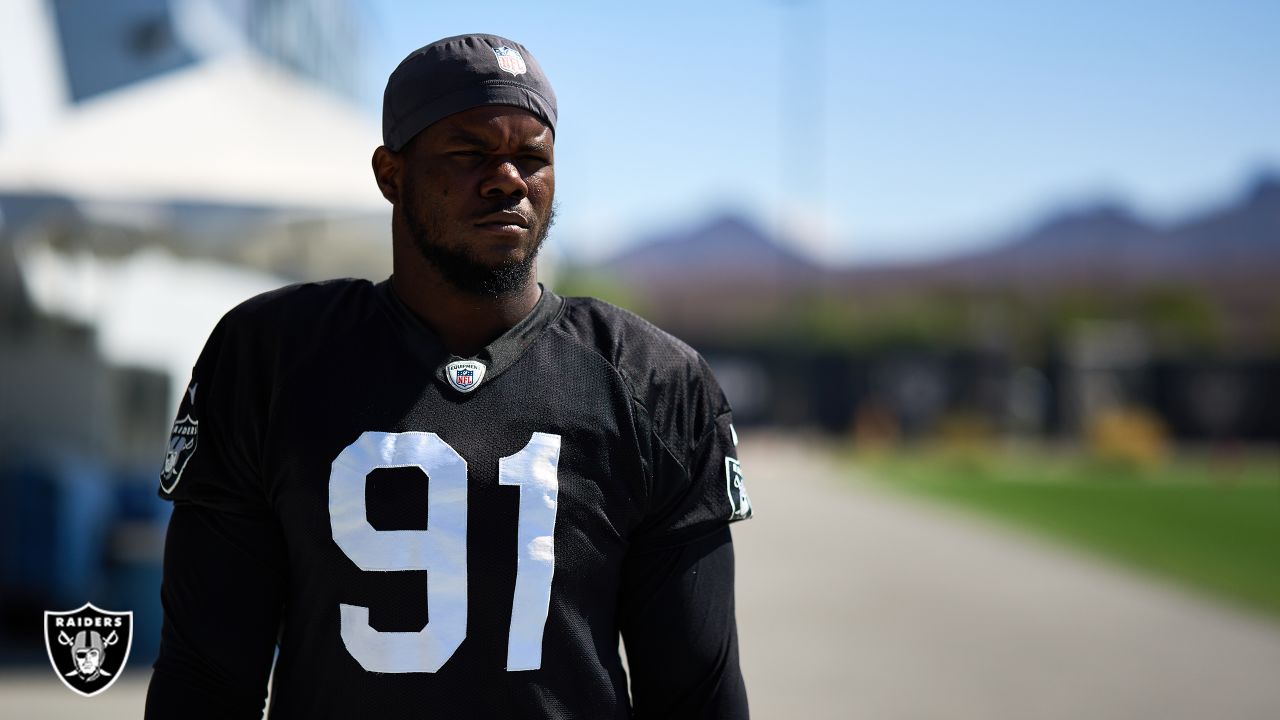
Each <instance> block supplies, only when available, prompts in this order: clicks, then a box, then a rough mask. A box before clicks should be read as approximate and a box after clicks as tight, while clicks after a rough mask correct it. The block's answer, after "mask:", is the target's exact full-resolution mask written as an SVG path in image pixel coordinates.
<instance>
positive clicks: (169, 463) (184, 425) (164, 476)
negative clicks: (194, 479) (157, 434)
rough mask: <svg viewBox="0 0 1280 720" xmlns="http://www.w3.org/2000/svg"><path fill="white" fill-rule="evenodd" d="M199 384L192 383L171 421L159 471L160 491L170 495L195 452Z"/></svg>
mask: <svg viewBox="0 0 1280 720" xmlns="http://www.w3.org/2000/svg"><path fill="white" fill-rule="evenodd" d="M198 385H199V383H196V382H192V383H191V385H190V386H189V387H188V388H187V392H186V393H185V395H184V396H183V398H182V404H181V405H179V406H178V417H177V419H175V420H174V421H173V431H172V432H171V433H170V434H169V447H168V448H167V449H166V451H165V454H164V467H163V468H161V469H160V489H161V490H164V491H165V492H166V493H172V492H173V489H174V488H175V487H177V486H178V481H179V480H181V479H182V471H183V470H185V469H186V467H187V463H188V462H190V461H191V456H192V455H194V454H195V452H196V441H197V440H198V439H199V437H198V432H197V431H198V429H199V426H200V421H199V420H197V419H196V388H197V386H198Z"/></svg>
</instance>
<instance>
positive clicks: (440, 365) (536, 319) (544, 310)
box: [377, 278, 564, 392]
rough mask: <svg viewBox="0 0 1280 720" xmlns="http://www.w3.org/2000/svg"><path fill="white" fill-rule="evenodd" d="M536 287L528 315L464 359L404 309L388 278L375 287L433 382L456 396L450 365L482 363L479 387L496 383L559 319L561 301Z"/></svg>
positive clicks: (402, 302)
mask: <svg viewBox="0 0 1280 720" xmlns="http://www.w3.org/2000/svg"><path fill="white" fill-rule="evenodd" d="M538 287H539V288H541V289H542V296H541V297H539V298H538V302H537V303H536V304H535V305H534V306H533V309H532V310H530V311H529V314H528V315H525V316H524V319H523V320H521V321H520V322H518V323H516V324H515V325H514V326H512V327H511V329H510V330H507V331H506V332H505V333H503V334H502V335H500V336H498V337H497V339H495V340H494V341H493V342H491V343H489V344H488V345H486V346H485V347H484V348H483V349H481V350H480V352H478V353H476V354H475V355H473V356H471V357H467V358H463V357H460V356H458V355H453V354H451V353H449V352H448V351H446V350H445V347H444V343H443V342H441V340H440V337H439V336H438V335H436V333H435V331H434V330H432V329H431V328H429V327H427V325H426V323H424V322H422V320H421V319H419V318H418V316H417V315H415V314H413V311H412V310H410V309H409V306H408V305H405V304H404V301H402V300H401V299H400V298H399V297H398V296H397V295H396V294H395V292H394V291H393V290H392V289H391V279H390V278H387V279H386V280H383V281H382V282H380V283H378V284H377V289H378V294H379V295H380V296H382V298H383V299H384V301H385V303H386V304H387V305H388V306H389V307H390V308H391V312H392V315H393V316H394V317H395V319H396V325H397V326H398V328H399V329H401V330H402V331H404V332H405V333H406V335H407V336H409V338H411V344H413V345H414V346H415V348H416V349H418V350H419V353H420V355H421V359H422V360H423V361H425V362H426V363H427V364H429V365H431V366H432V367H433V368H434V373H433V374H434V375H435V378H436V381H437V382H439V383H440V384H442V385H444V386H445V387H447V388H449V389H450V390H451V391H455V392H458V390H457V386H455V385H453V384H452V383H451V382H450V380H449V378H448V376H447V373H448V368H449V365H450V364H452V363H454V362H455V361H458V360H471V361H476V362H480V363H482V364H483V365H484V366H485V369H484V373H483V377H482V378H480V382H479V384H480V385H488V384H489V383H491V382H493V381H494V380H495V379H497V377H498V376H499V375H501V374H502V373H503V371H505V370H506V369H507V368H509V367H511V365H512V364H514V363H515V361H516V360H518V359H519V358H520V356H521V355H523V354H524V351H525V350H526V349H528V347H529V346H530V345H532V344H533V341H534V340H536V339H537V338H538V336H539V335H540V334H541V333H542V331H543V330H544V329H545V328H546V327H547V325H549V324H550V323H551V322H552V321H553V320H554V319H555V318H556V317H557V316H559V314H560V311H561V310H562V309H563V307H564V300H563V298H561V297H560V296H559V295H556V294H555V293H553V292H551V290H550V289H549V288H547V287H546V286H544V285H543V284H542V283H538ZM477 389H478V387H477Z"/></svg>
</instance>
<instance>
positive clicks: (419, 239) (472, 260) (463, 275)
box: [404, 194, 556, 297]
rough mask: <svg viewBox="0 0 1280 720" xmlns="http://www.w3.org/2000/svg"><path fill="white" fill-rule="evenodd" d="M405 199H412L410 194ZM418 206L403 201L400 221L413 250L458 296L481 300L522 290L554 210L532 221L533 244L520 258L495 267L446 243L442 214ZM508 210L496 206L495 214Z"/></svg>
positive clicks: (552, 206)
mask: <svg viewBox="0 0 1280 720" xmlns="http://www.w3.org/2000/svg"><path fill="white" fill-rule="evenodd" d="M409 197H413V195H412V194H411V195H410V196H409ZM424 205H425V206H420V205H419V204H418V203H417V202H415V201H413V200H410V199H409V198H406V199H405V207H404V220H405V225H406V227H407V228H408V230H409V236H410V237H411V238H412V239H413V244H414V247H416V248H417V249H418V253H419V254H421V255H422V257H423V259H425V260H426V261H427V262H428V263H430V264H431V265H434V266H435V267H436V269H437V270H439V271H440V274H441V275H442V276H443V277H444V278H445V280H446V281H447V282H448V283H449V284H450V285H453V286H454V287H455V288H457V289H458V290H461V291H462V292H465V293H469V294H472V295H479V296H482V297H500V296H502V295H510V294H513V293H516V292H519V291H520V290H523V289H524V288H525V286H526V285H527V284H528V283H529V281H530V280H531V279H532V278H533V274H534V272H533V267H534V263H535V262H536V261H537V259H538V252H539V251H540V250H542V243H543V241H544V240H546V239H547V234H548V233H550V232H551V226H552V225H553V224H554V223H555V217H556V206H555V203H552V204H551V205H549V206H548V207H547V215H546V217H545V218H543V217H535V218H532V219H531V220H532V221H533V222H531V225H532V227H531V228H530V232H532V233H533V242H532V244H530V245H529V247H528V248H527V250H526V252H525V253H524V255H523V256H522V257H510V258H507V259H505V260H503V261H502V262H500V263H498V264H497V265H490V264H487V263H485V262H483V261H482V260H481V259H480V258H479V257H478V256H477V255H476V254H475V253H474V252H472V251H471V250H470V249H468V248H467V247H465V246H462V247H457V246H455V245H453V244H450V243H449V237H448V235H449V232H448V228H447V227H445V224H444V223H443V222H442V221H441V220H440V218H441V217H443V216H444V212H442V209H441V208H439V207H435V206H433V204H431V203H426V204H424ZM509 207H511V206H510V205H507V206H497V207H494V208H493V211H494V212H498V211H501V210H504V209H507V208H509Z"/></svg>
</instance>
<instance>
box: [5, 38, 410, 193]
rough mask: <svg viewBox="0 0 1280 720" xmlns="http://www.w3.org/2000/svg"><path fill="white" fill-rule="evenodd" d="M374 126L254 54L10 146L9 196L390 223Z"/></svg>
mask: <svg viewBox="0 0 1280 720" xmlns="http://www.w3.org/2000/svg"><path fill="white" fill-rule="evenodd" d="M379 144H381V135H380V133H379V132H378V128H377V125H376V123H375V122H374V121H373V119H372V118H370V117H368V116H367V115H366V114H364V113H362V112H360V111H359V110H358V109H357V108H355V107H354V106H352V105H350V104H349V103H347V102H345V101H344V100H342V99H340V98H338V97H336V96H334V95H333V94H331V93H329V92H328V91H325V90H322V89H320V88H318V87H315V86H312V85H310V84H308V83H307V82H306V81H304V80H301V79H299V78H296V77H294V76H292V75H290V74H288V73H287V72H286V71H284V70H281V69H279V68H276V67H274V66H272V65H270V64H268V63H266V62H265V61H262V60H259V59H256V58H255V57H253V56H252V55H249V54H236V55H229V56H224V57H220V58H215V59H211V60H208V61H205V62H202V63H198V64H196V65H195V66H193V67H190V68H187V69H183V70H179V71H176V72H173V73H169V74H166V75H162V76H159V77H157V78H155V79H153V80H149V81H146V82H143V83H139V84H136V85H131V86H128V87H126V88H123V89H121V90H118V91H115V92H112V93H108V94H106V95H103V96H101V97H99V98H95V99H92V100H89V101H86V102H84V103H82V104H80V105H78V106H74V107H72V108H71V109H70V110H69V111H67V112H66V113H64V114H62V115H61V116H60V117H58V118H57V119H56V120H55V121H53V122H52V123H51V124H50V126H49V127H48V129H47V130H44V131H41V132H33V133H25V134H22V135H18V136H6V135H4V134H0V193H22V194H29V193H42V194H51V195H61V196H65V197H69V198H72V199H76V200H88V201H126V202H198V203H214V204H229V205H250V206H266V207H280V208H294V209H304V210H321V211H332V212H337V213H346V212H362V211H385V210H386V209H387V208H388V206H387V203H386V201H385V200H384V199H383V198H382V196H381V195H380V194H379V193H378V190H377V187H376V185H375V184H374V180H373V174H372V171H371V170H370V165H369V159H370V157H371V156H372V154H373V149H374V148H375V147H377V146H378V145H379Z"/></svg>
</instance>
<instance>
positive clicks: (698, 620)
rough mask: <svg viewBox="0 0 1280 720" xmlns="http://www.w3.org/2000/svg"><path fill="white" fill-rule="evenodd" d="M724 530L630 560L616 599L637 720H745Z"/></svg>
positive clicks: (731, 567) (730, 560) (731, 565)
mask: <svg viewBox="0 0 1280 720" xmlns="http://www.w3.org/2000/svg"><path fill="white" fill-rule="evenodd" d="M733 575H734V559H733V539H732V537H731V536H730V533H729V529H728V528H727V527H721V528H720V529H719V530H718V531H715V532H713V533H712V534H710V535H707V536H705V537H702V538H699V539H697V540H694V541H691V542H688V543H685V544H684V545H680V546H676V547H670V548H664V549H660V550H655V551H652V552H646V553H634V554H631V555H629V556H628V558H627V562H626V564H625V565H624V567H623V585H622V591H621V592H620V593H619V594H618V598H619V600H618V601H619V627H620V629H621V631H622V636H623V640H624V642H625V645H626V651H627V666H628V669H629V674H630V682H631V697H632V704H633V708H634V717H635V718H636V719H637V720H642V719H644V718H724V719H725V720H728V719H730V718H732V719H733V720H745V718H747V715H748V713H747V691H746V686H745V684H744V683H743V679H742V671H741V669H740V667H739V663H738V631H737V622H736V620H735V617H734V597H733Z"/></svg>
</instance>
